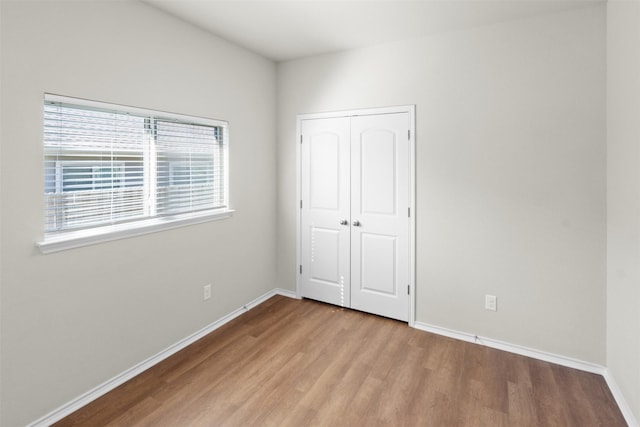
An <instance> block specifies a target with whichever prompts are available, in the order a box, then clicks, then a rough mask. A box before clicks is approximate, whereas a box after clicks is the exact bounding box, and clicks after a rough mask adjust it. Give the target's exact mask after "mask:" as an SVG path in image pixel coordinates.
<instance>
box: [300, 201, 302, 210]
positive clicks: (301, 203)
mask: <svg viewBox="0 0 640 427" xmlns="http://www.w3.org/2000/svg"><path fill="white" fill-rule="evenodd" d="M300 209H302V199H300Z"/></svg>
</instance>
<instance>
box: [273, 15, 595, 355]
mask: <svg viewBox="0 0 640 427" xmlns="http://www.w3.org/2000/svg"><path fill="white" fill-rule="evenodd" d="M605 68H606V64H605V7H604V6H603V5H600V6H595V7H592V8H587V9H581V10H577V11H571V12H566V13H561V14H556V15H549V16H544V17H537V18H532V19H526V20H519V21H513V22H510V23H504V24H499V25H494V26H489V27H482V28H476V29H471V30H466V31H460V32H452V33H447V34H442V35H438V36H433V37H426V38H420V39H414V40H409V41H401V42H394V43H390V44H385V45H380V46H376V47H371V48H362V49H357V50H353V51H348V52H344V53H337V54H328V55H323V56H318V57H313V58H307V59H301V60H294V61H289V62H285V63H281V64H279V65H278V89H277V90H278V216H277V218H278V283H279V285H280V286H282V287H286V288H288V289H295V280H296V266H295V259H296V253H295V251H296V226H295V224H296V206H297V200H296V127H295V126H296V115H297V114H301V113H312V112H321V111H335V110H348V109H356V108H367V107H381V106H391V105H404V104H415V105H416V129H417V130H416V134H417V142H416V145H417V150H416V151H417V158H416V169H417V177H416V186H417V227H416V228H417V235H416V256H417V278H416V280H417V284H416V286H417V289H416V298H417V307H416V309H417V321H419V322H423V323H427V324H432V325H437V326H440V327H444V328H449V329H452V330H457V331H461V332H466V333H472V334H477V335H481V336H485V337H490V338H493V339H497V340H502V341H506V342H509V343H513V344H518V345H522V346H526V347H530V348H534V349H537V350H541V351H547V352H551V353H555V354H559V355H564V356H567V357H572V358H576V359H579V360H583V361H587V362H592V363H597V364H604V363H605V304H604V301H605V296H606V289H605V279H606V273H605V259H606V257H605V248H606V236H605V231H606V228H605V211H606V206H605V199H606V195H605V186H606V182H605V178H606V176H605V175H606V172H605V162H606V160H605V152H606V148H605V120H606V116H605V79H606V77H605V71H606V70H605ZM485 294H493V295H496V296H497V297H498V311H497V312H491V311H486V310H485V309H484V295H485Z"/></svg>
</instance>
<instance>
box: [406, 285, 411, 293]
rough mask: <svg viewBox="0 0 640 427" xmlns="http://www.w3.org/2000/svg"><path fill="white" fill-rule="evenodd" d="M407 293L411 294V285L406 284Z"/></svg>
mask: <svg viewBox="0 0 640 427" xmlns="http://www.w3.org/2000/svg"><path fill="white" fill-rule="evenodd" d="M407 295H411V285H407Z"/></svg>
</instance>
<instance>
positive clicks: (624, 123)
mask: <svg viewBox="0 0 640 427" xmlns="http://www.w3.org/2000/svg"><path fill="white" fill-rule="evenodd" d="M607 365H608V368H609V372H610V373H611V375H612V376H613V377H614V379H615V381H616V383H617V384H618V386H619V388H620V390H621V391H622V393H623V394H624V396H625V399H626V401H627V403H628V405H629V407H630V409H631V411H633V413H634V415H635V417H636V419H638V420H640V3H638V2H631V1H612V0H610V1H609V2H608V3H607Z"/></svg>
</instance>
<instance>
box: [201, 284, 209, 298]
mask: <svg viewBox="0 0 640 427" xmlns="http://www.w3.org/2000/svg"><path fill="white" fill-rule="evenodd" d="M210 298H211V284H208V285H204V287H203V288H202V299H203V300H204V301H206V300H208V299H210Z"/></svg>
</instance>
